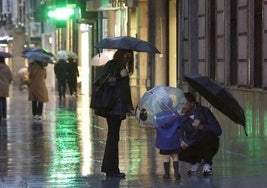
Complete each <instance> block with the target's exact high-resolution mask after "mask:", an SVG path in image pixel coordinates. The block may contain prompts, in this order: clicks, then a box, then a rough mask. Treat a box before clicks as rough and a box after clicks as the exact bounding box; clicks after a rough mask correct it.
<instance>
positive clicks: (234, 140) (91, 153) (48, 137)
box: [0, 87, 267, 188]
mask: <svg viewBox="0 0 267 188" xmlns="http://www.w3.org/2000/svg"><path fill="white" fill-rule="evenodd" d="M49 96H50V101H49V102H48V103H46V104H45V105H44V117H43V119H42V120H41V121H38V120H32V115H31V103H30V102H29V101H27V98H28V93H27V92H21V91H19V89H18V88H16V87H14V88H13V89H12V92H11V96H10V98H9V99H8V118H7V120H2V121H1V126H0V177H1V180H0V187H8V188H9V187H30V188H33V187H34V188H35V187H36V188H40V187H45V188H46V187H49V188H50V187H60V188H61V187H63V188H64V187H75V188H76V187H77V188H83V187H92V188H98V187H108V188H113V187H114V188H119V187H129V188H135V187H138V188H141V187H142V188H152V187H153V188H161V187H164V188H165V187H167V188H171V187H183V188H184V187H185V188H186V187H196V188H199V187H222V188H228V187H235V188H238V187H242V188H247V187H248V188H250V187H257V188H261V187H267V178H266V169H267V144H266V138H267V131H266V127H267V118H266V114H267V109H266V108H267V107H266V104H267V94H266V93H265V94H251V95H248V96H243V95H242V96H240V97H239V98H238V99H239V100H241V102H242V103H243V105H244V106H246V110H245V111H246V116H247V121H248V134H249V135H248V136H245V134H244V132H243V129H242V128H241V126H239V125H235V124H234V123H233V122H231V121H230V120H229V119H227V118H226V117H225V116H223V115H222V114H220V113H219V112H217V111H215V114H216V116H217V117H218V119H219V121H220V123H221V124H222V128H223V135H222V136H221V147H220V150H219V152H218V154H217V155H216V157H215V159H214V164H213V172H214V175H213V176H209V177H203V175H202V174H201V172H199V173H198V174H197V175H194V176H188V175H187V170H188V168H189V167H190V166H189V165H188V164H186V163H183V162H181V163H180V172H181V175H182V178H181V181H175V180H174V178H173V179H172V180H171V181H169V182H164V181H163V180H162V175H163V171H164V170H163V165H162V158H161V156H160V155H159V153H158V152H159V151H158V150H157V149H155V147H154V139H155V134H154V133H155V132H154V131H155V130H153V129H144V128H139V127H138V126H137V124H136V121H135V119H134V118H129V119H127V120H125V121H124V122H123V125H122V128H121V140H120V169H121V171H122V172H125V173H126V174H127V176H126V178H125V179H116V178H112V179H108V180H106V177H105V175H104V174H102V173H101V172H100V168H101V161H102V156H103V152H104V147H105V139H106V124H105V120H104V119H102V118H98V117H97V116H94V115H93V114H91V111H90V108H89V102H90V100H89V97H88V96H86V95H79V96H78V98H74V97H70V96H68V95H67V97H66V99H65V100H62V101H59V100H58V99H57V97H56V95H55V93H54V92H50V93H49Z"/></svg>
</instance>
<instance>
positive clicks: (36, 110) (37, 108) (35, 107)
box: [32, 101, 43, 116]
mask: <svg viewBox="0 0 267 188" xmlns="http://www.w3.org/2000/svg"><path fill="white" fill-rule="evenodd" d="M42 114H43V103H42V102H38V101H32V115H34V116H35V115H38V116H42Z"/></svg>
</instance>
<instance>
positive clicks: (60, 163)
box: [49, 108, 81, 186]
mask: <svg viewBox="0 0 267 188" xmlns="http://www.w3.org/2000/svg"><path fill="white" fill-rule="evenodd" d="M78 141H79V134H78V130H77V117H76V114H75V112H72V111H68V110H66V109H60V108H59V109H57V110H56V125H55V138H54V140H53V142H54V150H52V156H51V160H50V164H49V175H50V182H51V183H53V185H54V184H55V185H63V184H66V185H68V186H70V185H75V178H76V177H77V176H78V175H79V174H80V173H79V172H80V163H81V157H80V148H79V142H78Z"/></svg>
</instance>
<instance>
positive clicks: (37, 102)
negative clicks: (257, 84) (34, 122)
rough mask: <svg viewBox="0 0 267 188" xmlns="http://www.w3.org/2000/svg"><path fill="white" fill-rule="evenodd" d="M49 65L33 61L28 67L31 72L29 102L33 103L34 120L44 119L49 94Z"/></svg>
mask: <svg viewBox="0 0 267 188" xmlns="http://www.w3.org/2000/svg"><path fill="white" fill-rule="evenodd" d="M46 66H47V63H43V62H41V61H37V60H35V61H32V62H31V63H30V65H29V67H28V71H29V80H30V86H29V99H28V100H29V101H32V115H33V119H39V120H41V119H42V113H43V103H44V102H48V100H49V99H48V92H47V88H46V83H45V79H46V68H45V67H46Z"/></svg>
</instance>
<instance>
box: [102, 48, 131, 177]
mask: <svg viewBox="0 0 267 188" xmlns="http://www.w3.org/2000/svg"><path fill="white" fill-rule="evenodd" d="M132 73H133V51H131V50H122V49H119V50H117V51H116V53H115V54H114V56H113V59H112V60H110V61H108V62H107V63H106V64H105V66H104V68H103V71H102V73H101V76H100V79H103V78H106V77H107V75H110V76H108V79H107V81H106V84H107V85H112V86H113V87H114V93H115V95H114V97H113V98H112V101H114V103H113V105H112V108H111V109H110V110H109V111H108V112H107V111H105V112H102V116H104V117H105V118H106V120H107V125H108V133H107V140H106V147H105V153H104V157H103V163H102V168H101V171H102V172H104V173H106V176H107V177H120V178H124V177H125V174H124V173H122V172H121V171H120V169H119V156H118V155H119V139H120V127H121V122H122V120H124V119H125V118H126V115H127V114H128V113H129V114H130V113H132V112H133V105H132V99H131V91H130V86H129V75H130V74H132ZM103 113H104V114H103Z"/></svg>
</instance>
